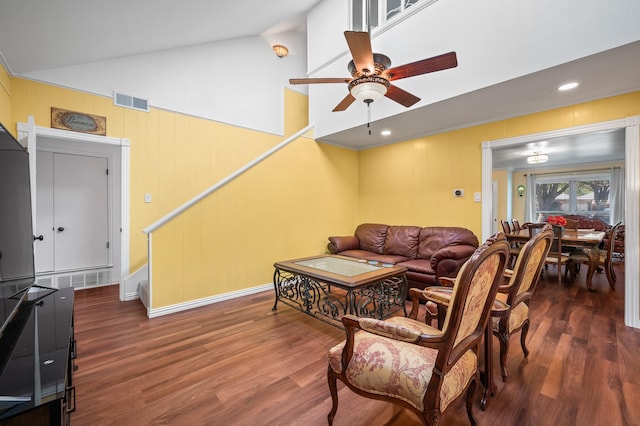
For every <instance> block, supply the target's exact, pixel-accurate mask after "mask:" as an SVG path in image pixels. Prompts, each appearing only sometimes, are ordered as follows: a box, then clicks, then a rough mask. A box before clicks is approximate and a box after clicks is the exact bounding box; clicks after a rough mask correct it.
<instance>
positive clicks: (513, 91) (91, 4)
mask: <svg viewBox="0 0 640 426" xmlns="http://www.w3.org/2000/svg"><path fill="white" fill-rule="evenodd" d="M318 3H320V1H319V0H278V1H277V2H266V1H260V0H249V1H244V2H237V1H231V0H224V1H222V0H221V1H209V0H184V1H181V2H175V1H168V0H137V1H133V2H132V1H129V0H109V1H96V0H89V1H87V0H55V1H45V2H43V1H41V0H20V1H12V0H0V52H1V53H2V55H3V56H4V59H3V60H4V62H5V64H6V65H7V66H8V68H9V70H10V71H11V72H12V73H14V74H16V75H21V74H22V75H23V74H28V73H30V72H34V71H41V70H47V69H53V68H58V67H64V66H69V65H76V64H83V63H90V62H96V61H101V60H107V59H112V58H118V57H123V56H130V55H137V54H143V53H149V52H156V51H163V50H167V49H179V48H181V47H187V46H194V45H199V44H205V43H211V42H216V41H222V40H229V39H236V38H242V37H249V36H259V35H264V34H269V33H277V32H284V31H289V30H292V29H299V30H300V31H305V25H306V14H307V12H308V11H309V10H311V9H312V8H313V7H314V6H316V5H317V4H318ZM0 59H1V58H0ZM638 70H640V41H638V42H635V43H631V44H630V45H626V46H621V47H619V48H616V49H612V50H610V51H606V52H602V53H600V54H597V55H593V56H590V57H586V58H582V59H579V60H577V61H573V62H570V63H566V64H564V65H561V66H558V67H554V68H552V69H546V70H542V71H539V72H537V73H534V74H531V75H527V76H524V77H521V78H517V79H515V80H512V81H506V82H503V83H500V84H497V85H495V86H492V87H487V88H484V89H481V90H478V91H475V92H471V93H468V94H465V95H462V96H459V97H456V98H452V99H447V100H444V101H441V102H438V103H435V104H432V105H427V106H424V107H421V108H417V109H413V110H410V111H408V112H406V113H403V114H399V115H395V116H392V117H389V118H386V119H383V120H380V121H378V122H375V123H373V125H374V128H375V129H387V128H388V129H392V135H391V136H390V137H385V136H381V135H380V133H379V131H376V132H372V135H371V136H368V135H367V136H365V137H363V135H365V134H366V132H367V130H366V129H365V128H364V127H363V126H356V127H354V128H351V129H348V130H345V131H342V132H339V133H336V134H332V135H327V136H325V137H323V140H324V141H326V142H330V143H335V144H339V145H343V146H351V147H353V148H356V149H362V148H366V147H371V146H376V145H382V144H387V143H392V142H394V141H400V140H407V139H411V138H415V137H419V136H422V135H428V134H433V133H437V132H442V131H447V130H450V129H455V128H459V127H463V126H468V125H472V124H477V123H483V122H488V121H495V120H499V119H504V118H509V117H514V116H518V115H523V114H529V113H533V112H537V111H543V110H548V109H552V108H556V107H560V106H565V105H571V104H574V103H578V102H584V101H588V100H592V99H598V98H602V97H606V96H612V95H616V94H620V93H627V92H631V91H637V90H640V72H638ZM292 77H293V76H292ZM569 79H571V80H573V79H577V80H579V81H580V82H581V86H580V87H579V89H577V90H576V91H574V92H568V93H563V94H561V95H559V94H558V93H557V92H556V91H555V86H556V85H557V83H558V82H559V81H567V80H569ZM425 116H426V117H429V118H430V119H429V120H424V119H422V118H421V117H425ZM572 143H573V144H575V143H576V142H575V141H573V142H572ZM586 146H587V145H585V147H586ZM589 146H593V147H594V149H589V150H587V149H583V151H584V152H583V153H582V154H583V155H584V156H585V158H583V161H587V162H588V161H596V160H597V161H600V160H602V158H604V157H607V158H612V159H615V158H617V157H616V155H618V156H619V157H620V158H622V157H623V153H619V152H618V151H619V148H620V145H619V142H618V143H614V142H611V143H597V144H591V145H589ZM567 149H569V148H567ZM567 152H569V151H567ZM499 153H500V151H499V150H496V152H495V153H494V162H495V163H496V164H502V163H501V162H502V160H506V158H507V157H508V155H507V153H506V152H505V153H504V154H505V158H503V159H501V158H499V157H498V155H499ZM567 159H568V160H570V159H571V156H570V155H569V156H567Z"/></svg>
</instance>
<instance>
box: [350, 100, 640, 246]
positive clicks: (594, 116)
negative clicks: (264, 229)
mask: <svg viewBox="0 0 640 426" xmlns="http://www.w3.org/2000/svg"><path fill="white" fill-rule="evenodd" d="M635 115H640V92H634V93H630V94H626V95H620V96H614V97H610V98H605V99H600V100H596V101H592V102H586V103H582V104H576V105H572V106H568V107H564V108H558V109H554V110H550V111H544V112H540V113H536V114H530V115H526V116H522V117H517V118H511V119H508V120H501V121H496V122H493V123H488V124H482V125H478V126H473V127H469V128H466V129H462V130H456V131H452V132H447V133H443V134H438V135H432V136H427V137H422V138H418V139H414V140H410V141H406V142H402V143H396V144H393V145H387V146H383V147H378V148H372V149H369V150H365V151H361V152H360V154H359V167H360V173H359V176H358V178H359V182H360V193H359V195H360V211H359V215H358V220H359V221H360V222H365V221H376V222H382V223H389V224H398V225H456V226H463V227H466V228H469V229H471V230H472V231H473V232H474V233H475V234H476V235H477V236H480V235H481V230H482V226H481V207H480V205H481V203H475V202H474V201H473V193H474V192H479V191H480V190H481V182H482V167H481V166H482V164H481V163H482V154H481V144H482V142H485V141H491V140H498V139H506V138H512V137H516V136H522V135H527V134H531V133H540V132H546V131H551V130H557V129H563V128H568V127H575V126H581V125H586V124H592V123H598V122H603V121H609V120H616V119H621V118H626V117H630V116H635ZM513 184H514V188H515V187H517V185H518V184H519V182H516V181H514V183H513ZM454 188H462V189H464V190H465V196H464V197H460V198H455V197H453V195H452V194H453V189H454ZM515 198H517V197H515ZM505 203H506V201H505ZM522 208H524V207H522ZM501 211H502V210H501ZM503 214H504V215H505V216H506V204H505V207H504V212H503Z"/></svg>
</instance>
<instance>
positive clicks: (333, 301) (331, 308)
mask: <svg viewBox="0 0 640 426" xmlns="http://www.w3.org/2000/svg"><path fill="white" fill-rule="evenodd" d="M273 266H274V267H275V272H274V274H273V286H274V290H275V296H276V300H275V304H274V305H273V310H274V311H275V310H277V307H278V302H279V301H282V302H283V303H286V304H287V305H289V306H292V307H294V308H297V309H299V310H301V311H302V312H304V313H306V314H308V315H311V316H313V317H316V318H320V319H327V318H328V319H330V320H333V321H332V322H330V323H331V324H334V325H335V323H336V322H339V325H342V322H340V319H341V318H342V316H343V315H345V314H354V315H358V316H363V317H370V318H378V319H383V318H386V317H388V316H390V315H391V314H392V313H394V312H396V311H398V310H400V309H402V310H403V312H404V314H405V316H406V314H407V312H406V307H405V299H406V296H407V279H406V276H405V273H406V271H407V270H406V268H404V267H401V266H395V265H391V264H383V263H379V262H371V261H366V260H363V259H355V258H352V257H345V256H337V255H321V256H314V257H307V258H303V259H295V260H286V261H282V262H276V263H275V264H274V265H273Z"/></svg>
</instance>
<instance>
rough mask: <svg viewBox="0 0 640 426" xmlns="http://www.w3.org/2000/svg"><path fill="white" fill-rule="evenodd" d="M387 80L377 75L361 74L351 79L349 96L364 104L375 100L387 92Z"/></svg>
mask: <svg viewBox="0 0 640 426" xmlns="http://www.w3.org/2000/svg"><path fill="white" fill-rule="evenodd" d="M388 88H389V80H387V79H386V78H382V77H379V76H377V75H363V76H362V77H358V78H356V79H353V80H351V82H350V83H349V92H350V93H351V96H353V97H354V98H356V99H357V100H359V101H362V102H364V103H366V104H370V103H371V102H375V101H377V100H378V99H380V98H381V97H383V96H384V95H385V93H387V89H388Z"/></svg>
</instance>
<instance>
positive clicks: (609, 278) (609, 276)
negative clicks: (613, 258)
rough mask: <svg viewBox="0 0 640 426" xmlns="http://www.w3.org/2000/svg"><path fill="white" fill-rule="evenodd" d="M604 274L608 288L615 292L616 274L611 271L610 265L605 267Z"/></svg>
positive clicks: (611, 266)
mask: <svg viewBox="0 0 640 426" xmlns="http://www.w3.org/2000/svg"><path fill="white" fill-rule="evenodd" d="M605 272H606V274H607V281H609V287H611V290H615V289H616V273H615V271H614V270H613V265H612V264H611V263H609V264H608V265H606V267H605Z"/></svg>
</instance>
